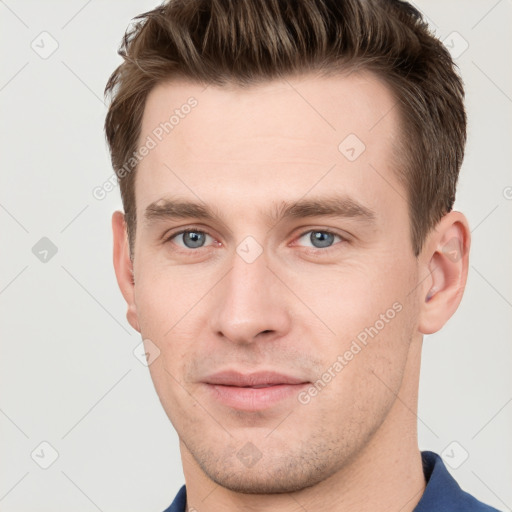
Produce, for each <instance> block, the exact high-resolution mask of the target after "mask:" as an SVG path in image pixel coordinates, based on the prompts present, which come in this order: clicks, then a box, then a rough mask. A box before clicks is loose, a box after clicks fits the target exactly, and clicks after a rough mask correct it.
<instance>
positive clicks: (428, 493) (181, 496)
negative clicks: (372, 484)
mask: <svg viewBox="0 0 512 512" xmlns="http://www.w3.org/2000/svg"><path fill="white" fill-rule="evenodd" d="M421 460H422V463H423V473H424V474H425V480H426V481H427V486H426V488H425V492H424V493H423V496H422V497H421V499H420V501H419V502H418V504H417V505H416V508H415V509H414V512H434V511H435V512H498V511H497V510H496V509H494V508H492V507H489V506H488V505H484V504H483V503H481V502H479V501H478V500H476V499H475V498H473V496H471V495H469V494H468V493H466V492H464V491H463V490H462V489H461V488H460V487H459V484H457V482H456V481H455V480H454V478H453V477H452V476H451V475H450V473H449V472H448V470H447V469H446V466H445V465H444V463H443V461H442V459H441V457H439V455H437V454H436V453H434V452H429V451H424V452H422V453H421ZM186 503H187V491H186V488H185V486H183V487H182V488H181V489H180V490H179V491H178V494H177V495H176V498H174V501H173V502H172V504H171V505H170V507H169V508H167V509H166V510H165V511H164V512H185V505H186Z"/></svg>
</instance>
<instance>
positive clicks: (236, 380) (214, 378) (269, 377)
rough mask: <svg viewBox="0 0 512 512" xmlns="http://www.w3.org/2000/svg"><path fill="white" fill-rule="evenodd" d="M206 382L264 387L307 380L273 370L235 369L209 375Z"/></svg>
mask: <svg viewBox="0 0 512 512" xmlns="http://www.w3.org/2000/svg"><path fill="white" fill-rule="evenodd" d="M204 382H205V383H207V384H217V385H220V386H236V387H239V388H255V389H258V388H266V387H270V386H277V385H279V384H292V385H293V384H304V383H306V382H307V381H306V380H305V379H300V378H297V377H292V376H289V375H284V374H281V373H276V372H273V371H260V372H256V373H246V374H244V373H240V372H236V371H223V372H219V373H215V374H213V375H210V376H209V377H207V378H206V379H205V380H204Z"/></svg>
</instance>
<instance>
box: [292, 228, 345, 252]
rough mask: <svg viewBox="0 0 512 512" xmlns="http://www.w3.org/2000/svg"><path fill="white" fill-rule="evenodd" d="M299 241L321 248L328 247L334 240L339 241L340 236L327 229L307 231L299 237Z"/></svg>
mask: <svg viewBox="0 0 512 512" xmlns="http://www.w3.org/2000/svg"><path fill="white" fill-rule="evenodd" d="M336 239H337V240H336ZM299 241H301V244H302V245H306V246H308V245H309V247H314V248H316V249H323V248H326V247H330V246H331V245H333V244H334V243H335V242H336V241H341V237H340V236H339V235H336V234H334V233H331V232H329V231H308V232H307V233H304V234H303V235H302V236H301V237H300V238H299Z"/></svg>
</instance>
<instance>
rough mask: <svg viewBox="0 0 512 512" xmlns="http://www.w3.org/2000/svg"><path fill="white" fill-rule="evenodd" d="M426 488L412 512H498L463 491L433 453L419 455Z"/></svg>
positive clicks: (425, 452) (427, 452) (426, 452)
mask: <svg viewBox="0 0 512 512" xmlns="http://www.w3.org/2000/svg"><path fill="white" fill-rule="evenodd" d="M421 458H422V461H423V471H424V473H425V479H426V481H427V486H426V488H425V492H424V493H423V496H422V497H421V499H420V501H419V503H418V505H417V506H416V508H415V509H414V512H433V511H436V512H499V511H498V510H497V509H495V508H493V507H491V506H489V505H486V504H485V503H482V502H481V501H478V500H477V499H476V498H475V497H474V496H471V494H469V493H467V492H465V491H463V490H462V489H461V488H460V486H459V484H458V483H457V482H456V481H455V479H454V478H453V477H452V476H451V475H450V473H449V472H448V470H447V469H446V466H445V465H444V462H443V460H442V459H441V457H440V456H439V455H437V454H436V453H434V452H430V451H424V452H422V453H421Z"/></svg>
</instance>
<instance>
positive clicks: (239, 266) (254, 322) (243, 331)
mask: <svg viewBox="0 0 512 512" xmlns="http://www.w3.org/2000/svg"><path fill="white" fill-rule="evenodd" d="M267 263H268V262H267V259H266V257H265V253H263V254H262V255H261V256H260V257H259V258H258V259H257V260H256V261H253V262H252V263H247V262H246V261H244V260H243V259H242V258H241V257H239V256H238V255H237V254H235V255H234V256H233V266H232V268H231V271H230V272H229V273H228V274H227V275H226V277H225V278H224V279H223V280H222V282H221V283H219V286H217V287H216V289H215V294H214V296H212V297H211V300H212V303H213V304H214V306H213V308H212V314H211V316H210V327H211V329H212V330H213V332H214V333H215V334H216V335H217V336H221V337H223V338H225V339H227V340H230V341H231V342H233V343H237V344H246V345H248V344H251V343H254V342H255V341H257V340H261V339H266V340H271V339H276V338H279V337H282V336H284V335H285V334H286V333H287V332H288V331H289V330H290V326H291V315H290V311H289V304H288V300H289V297H287V294H286V293H285V292H286V290H285V288H284V286H283V284H282V283H281V282H280V281H279V279H278V278H277V277H276V274H275V272H273V271H271V270H270V269H269V268H268V266H267Z"/></svg>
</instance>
